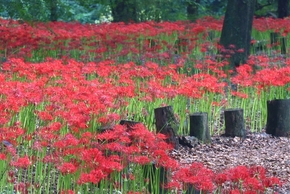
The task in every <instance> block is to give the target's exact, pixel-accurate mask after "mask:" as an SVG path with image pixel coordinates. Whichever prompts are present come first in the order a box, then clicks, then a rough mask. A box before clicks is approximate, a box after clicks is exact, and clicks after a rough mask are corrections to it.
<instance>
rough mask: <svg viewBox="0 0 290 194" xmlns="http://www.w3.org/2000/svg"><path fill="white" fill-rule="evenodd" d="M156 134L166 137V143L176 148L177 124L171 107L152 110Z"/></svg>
mask: <svg viewBox="0 0 290 194" xmlns="http://www.w3.org/2000/svg"><path fill="white" fill-rule="evenodd" d="M154 114H155V120H156V130H157V133H162V134H164V135H166V136H167V139H166V142H167V143H169V144H172V145H173V146H174V148H178V145H179V143H178V138H177V136H176V134H177V131H178V128H179V123H178V122H177V120H176V118H175V116H174V113H173V109H172V106H165V107H160V108H156V109H154Z"/></svg>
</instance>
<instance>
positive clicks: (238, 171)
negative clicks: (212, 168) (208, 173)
mask: <svg viewBox="0 0 290 194" xmlns="http://www.w3.org/2000/svg"><path fill="white" fill-rule="evenodd" d="M227 174H228V177H229V180H230V181H233V182H240V181H242V180H245V179H246V178H249V177H250V172H249V169H248V168H247V167H246V166H237V167H235V168H231V169H229V170H228V171H227Z"/></svg>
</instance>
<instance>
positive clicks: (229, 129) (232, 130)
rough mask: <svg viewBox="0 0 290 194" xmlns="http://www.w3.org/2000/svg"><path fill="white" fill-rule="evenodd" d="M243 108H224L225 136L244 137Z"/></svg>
mask: <svg viewBox="0 0 290 194" xmlns="http://www.w3.org/2000/svg"><path fill="white" fill-rule="evenodd" d="M243 112H244V111H243V109H227V110H225V126H226V127H225V136H228V137H242V138H244V137H246V130H245V123H244V113H243Z"/></svg>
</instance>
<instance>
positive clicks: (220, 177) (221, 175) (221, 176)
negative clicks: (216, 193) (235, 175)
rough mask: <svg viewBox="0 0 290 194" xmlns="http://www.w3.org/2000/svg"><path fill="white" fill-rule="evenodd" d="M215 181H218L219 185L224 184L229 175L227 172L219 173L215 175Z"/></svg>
mask: <svg viewBox="0 0 290 194" xmlns="http://www.w3.org/2000/svg"><path fill="white" fill-rule="evenodd" d="M213 180H214V182H215V183H216V185H217V186H222V185H223V184H224V183H225V182H226V181H227V180H228V176H227V174H226V173H223V172H222V173H218V174H216V175H214V179H213Z"/></svg>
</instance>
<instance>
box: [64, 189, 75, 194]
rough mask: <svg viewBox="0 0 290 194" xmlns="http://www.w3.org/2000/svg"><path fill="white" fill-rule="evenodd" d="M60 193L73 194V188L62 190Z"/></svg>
mask: <svg viewBox="0 0 290 194" xmlns="http://www.w3.org/2000/svg"><path fill="white" fill-rule="evenodd" d="M61 194H75V192H74V191H73V190H62V191H61Z"/></svg>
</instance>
